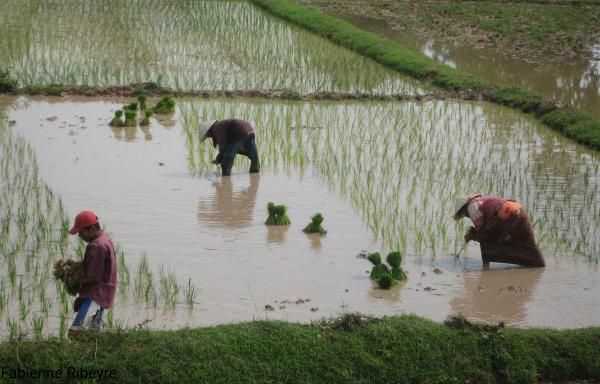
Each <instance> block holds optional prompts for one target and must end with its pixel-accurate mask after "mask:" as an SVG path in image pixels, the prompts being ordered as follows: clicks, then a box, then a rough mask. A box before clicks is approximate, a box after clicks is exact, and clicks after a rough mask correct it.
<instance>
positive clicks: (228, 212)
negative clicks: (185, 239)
mask: <svg viewBox="0 0 600 384" xmlns="http://www.w3.org/2000/svg"><path fill="white" fill-rule="evenodd" d="M249 177H250V184H249V185H248V186H247V187H246V188H243V189H240V190H234V185H233V183H234V178H233V177H223V178H221V179H220V180H218V181H215V182H213V183H212V186H213V187H214V189H215V191H214V194H213V195H212V197H211V198H210V199H200V201H199V202H198V215H197V216H198V220H199V221H202V222H205V223H207V224H209V225H216V226H217V227H220V228H236V229H241V228H248V227H250V226H251V225H252V220H253V217H252V214H253V212H254V205H255V204H256V195H257V192H258V185H259V182H260V174H257V173H255V174H250V175H249ZM238 180H239V179H238ZM236 181H237V180H236Z"/></svg>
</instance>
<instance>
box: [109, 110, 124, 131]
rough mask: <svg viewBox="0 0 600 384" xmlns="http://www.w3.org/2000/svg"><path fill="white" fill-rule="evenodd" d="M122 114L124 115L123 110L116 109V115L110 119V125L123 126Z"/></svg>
mask: <svg viewBox="0 0 600 384" xmlns="http://www.w3.org/2000/svg"><path fill="white" fill-rule="evenodd" d="M121 116H123V111H121V110H120V109H119V110H118V111H115V117H114V118H113V119H112V120H111V121H110V123H108V125H110V126H112V127H122V126H123V120H122V119H121Z"/></svg>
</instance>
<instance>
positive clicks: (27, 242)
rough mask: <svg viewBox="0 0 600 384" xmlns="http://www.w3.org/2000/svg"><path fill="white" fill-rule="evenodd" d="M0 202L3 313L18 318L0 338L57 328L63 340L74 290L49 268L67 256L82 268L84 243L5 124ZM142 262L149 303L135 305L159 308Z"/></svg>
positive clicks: (125, 280)
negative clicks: (72, 231) (70, 232)
mask: <svg viewBox="0 0 600 384" xmlns="http://www.w3.org/2000/svg"><path fill="white" fill-rule="evenodd" d="M0 201H2V203H1V204H0V239H1V240H2V241H0V258H2V259H3V261H4V262H3V263H2V267H0V271H1V272H2V274H3V277H4V278H3V279H0V314H3V313H4V312H7V311H8V310H9V309H13V312H14V314H13V316H16V317H11V318H9V319H7V321H5V322H3V323H2V324H0V334H2V335H7V337H8V336H10V337H12V338H13V339H15V338H20V337H23V336H25V335H24V334H23V333H22V329H32V334H31V336H32V337H36V338H39V337H43V336H44V335H47V334H49V333H51V332H52V331H53V330H54V329H59V335H61V337H64V336H65V335H66V329H67V323H68V321H69V317H70V316H71V313H72V311H73V310H72V300H71V299H70V296H69V291H71V294H74V293H75V292H76V289H72V290H71V289H69V290H68V289H67V287H66V286H65V284H64V283H63V282H62V281H58V280H55V279H52V278H51V275H50V270H51V268H52V266H53V265H54V264H55V263H57V262H58V263H59V264H60V263H62V262H61V259H66V258H68V257H73V259H74V263H76V264H79V265H80V263H81V260H82V259H83V258H84V257H85V243H84V242H83V241H81V240H78V239H74V238H73V239H72V241H70V237H69V235H68V229H69V218H68V217H67V214H66V212H65V209H64V207H63V205H62V202H61V200H60V199H59V198H58V197H57V196H56V194H55V193H54V192H53V191H52V188H50V187H49V186H48V185H47V184H45V183H44V182H43V181H42V180H41V179H40V175H39V171H38V164H37V160H36V158H35V153H34V152H33V150H32V149H31V147H30V146H29V145H28V144H27V143H26V142H25V141H24V140H23V139H22V138H21V137H18V136H14V135H13V134H12V133H11V132H10V131H9V130H7V129H5V126H4V122H3V120H0ZM117 249H119V251H120V252H118V259H119V261H118V263H119V266H118V269H119V278H120V280H119V286H120V287H121V286H122V287H127V286H128V285H129V284H130V283H129V280H130V273H129V266H128V265H127V263H126V260H125V258H124V253H123V251H122V250H120V247H119V246H118V244H117ZM141 264H142V268H141V272H140V274H141V276H142V277H141V279H142V283H143V285H142V297H144V296H145V297H147V301H144V300H143V299H142V303H138V302H136V305H138V304H140V305H142V304H143V303H146V304H150V305H153V306H155V307H156V306H157V305H158V295H157V294H156V292H155V289H154V284H155V283H154V281H153V280H152V278H153V274H152V272H151V270H150V266H149V264H148V262H147V260H146V259H145V256H144V255H142V263H141ZM63 272H65V271H63ZM63 275H64V273H63ZM136 278H137V276H136ZM168 280H169V283H170V286H171V287H172V288H171V292H173V293H172V296H175V297H177V296H178V295H179V293H180V290H179V286H178V285H177V283H176V277H175V275H174V273H171V274H169V276H168ZM175 286H176V287H175ZM132 291H135V289H132V290H131V291H129V290H127V289H125V293H129V292H132ZM170 300H171V302H173V301H174V302H176V299H175V300H173V299H170ZM53 303H58V305H53ZM117 305H118V304H117ZM167 306H168V307H171V306H172V304H169V305H167ZM17 313H18V314H17Z"/></svg>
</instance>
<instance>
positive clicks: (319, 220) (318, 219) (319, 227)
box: [303, 213, 327, 235]
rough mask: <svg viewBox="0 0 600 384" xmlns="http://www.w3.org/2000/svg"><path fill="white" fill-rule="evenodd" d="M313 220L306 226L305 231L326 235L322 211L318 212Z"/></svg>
mask: <svg viewBox="0 0 600 384" xmlns="http://www.w3.org/2000/svg"><path fill="white" fill-rule="evenodd" d="M311 220H312V221H311V222H310V223H308V225H307V226H306V227H304V229H303V231H304V232H306V233H319V234H321V235H324V234H326V233H327V231H326V230H325V229H324V228H323V220H324V218H323V215H321V213H316V214H315V215H314V216H313V217H312V218H311Z"/></svg>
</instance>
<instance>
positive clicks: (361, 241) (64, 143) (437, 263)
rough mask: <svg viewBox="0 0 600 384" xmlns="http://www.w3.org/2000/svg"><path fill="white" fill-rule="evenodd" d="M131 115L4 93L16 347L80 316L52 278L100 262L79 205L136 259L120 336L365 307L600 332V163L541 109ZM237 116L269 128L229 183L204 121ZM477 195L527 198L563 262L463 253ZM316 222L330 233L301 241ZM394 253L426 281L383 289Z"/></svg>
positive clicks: (319, 105) (277, 106)
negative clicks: (463, 217)
mask: <svg viewBox="0 0 600 384" xmlns="http://www.w3.org/2000/svg"><path fill="white" fill-rule="evenodd" d="M128 102H129V99H114V98H112V99H101V98H40V97H19V98H14V97H4V96H3V97H1V98H0V105H1V106H2V109H3V110H4V111H5V113H6V117H5V118H3V119H2V123H0V124H1V127H0V132H2V136H1V137H2V140H1V142H2V143H3V145H2V146H1V147H0V155H1V157H0V164H1V165H2V168H1V169H2V173H1V174H0V175H1V177H2V185H1V186H0V193H2V205H1V206H0V217H3V218H8V217H10V218H12V219H11V220H5V221H3V223H4V222H6V221H10V225H9V229H8V230H7V231H6V235H3V233H4V231H2V230H1V229H0V236H4V237H2V239H3V240H4V241H3V242H2V247H0V250H1V251H2V254H3V256H4V258H5V259H6V260H7V263H3V264H2V265H1V267H0V273H1V274H2V277H3V279H2V287H0V304H2V306H0V319H1V320H2V321H1V322H0V324H1V325H0V334H1V335H2V337H3V338H7V337H10V336H11V335H13V334H15V333H18V332H27V333H28V335H35V334H38V333H39V334H59V333H61V332H64V327H65V326H68V324H69V323H70V321H71V320H72V317H73V314H72V311H71V310H70V305H71V302H72V298H69V297H67V296H66V293H65V292H63V291H62V290H61V286H60V284H58V285H57V284H55V283H54V280H53V278H52V275H51V265H52V261H53V260H55V259H56V258H59V257H63V256H62V255H63V254H64V255H66V256H75V255H77V254H78V252H79V253H81V252H82V249H83V248H82V245H81V244H78V242H77V241H75V240H73V239H72V238H69V237H68V236H67V235H66V234H65V231H66V228H67V227H68V225H69V222H68V220H71V221H72V219H73V216H74V214H75V213H76V212H78V211H79V210H81V209H93V210H95V211H96V213H97V214H98V215H99V217H100V219H101V223H102V224H103V225H104V226H105V227H106V229H107V230H108V232H110V233H111V236H112V238H113V240H114V241H115V242H116V243H118V244H119V247H120V249H121V250H122V252H120V257H119V259H120V260H119V272H120V288H119V292H118V295H117V304H116V306H115V308H114V309H113V310H112V311H110V318H109V319H108V321H109V323H110V325H111V326H112V327H113V328H118V327H134V326H136V325H138V324H148V325H149V326H150V327H153V328H177V327H180V326H183V325H190V326H201V325H209V324H219V323H227V322H236V321H244V320H252V319H265V318H267V319H285V320H290V321H302V322H306V321H310V320H316V319H320V318H321V317H329V316H335V315H338V314H340V313H344V312H348V311H359V312H363V313H368V314H373V315H377V316H383V315H396V314H401V313H416V314H419V315H422V316H425V317H428V318H431V319H434V320H438V321H441V320H443V319H444V318H445V317H446V316H447V315H448V314H451V313H458V312H461V313H463V314H465V315H466V316H467V317H468V318H470V319H474V320H484V321H489V322H499V321H504V322H506V323H507V324H513V325H518V326H552V327H558V328H566V327H580V326H589V325H598V313H599V308H600V299H599V297H600V296H599V295H598V292H599V291H600V279H598V278H597V276H598V260H599V257H600V236H599V233H598V227H599V226H598V223H600V216H599V215H600V194H599V193H598V186H599V185H600V168H599V167H600V158H598V156H597V155H595V154H593V153H588V152H587V151H585V150H584V149H582V148H581V147H578V146H576V145H574V144H573V143H571V142H569V141H566V140H564V139H562V138H561V137H558V136H556V135H555V134H554V133H553V132H551V131H549V130H548V129H546V128H544V127H543V126H541V125H539V124H537V123H536V122H535V121H534V120H533V119H531V118H529V117H528V116H525V115H522V114H519V113H516V112H514V111H512V110H509V109H505V108H501V107H497V106H494V105H489V104H482V103H472V102H462V101H428V102H418V103H417V102H368V103H364V102H362V103H352V102H344V103H342V102H328V103H324V102H272V101H245V100H214V99H213V100H207V99H180V100H177V102H178V109H177V111H176V113H175V114H173V115H172V116H166V117H159V118H158V119H155V118H152V119H151V125H150V127H147V128H140V127H135V128H134V127H131V128H111V127H109V126H108V121H109V120H110V119H111V117H112V115H113V112H114V110H116V109H118V108H120V107H121V106H122V105H124V104H126V103H128ZM232 116H236V117H240V118H244V119H246V120H248V121H250V122H251V123H252V124H253V125H254V126H255V128H256V132H257V145H258V149H259V153H260V156H261V161H262V164H263V169H262V171H261V173H260V174H258V175H249V174H248V173H247V168H248V167H249V163H248V162H247V161H246V160H245V159H236V167H234V172H233V176H231V177H229V178H221V177H220V175H219V172H218V169H217V168H216V167H215V166H213V165H210V160H211V159H212V156H214V152H213V150H212V149H211V147H210V145H209V144H208V143H205V144H204V145H202V146H200V145H199V143H198V142H197V141H198V140H197V132H196V130H197V127H196V124H197V122H198V121H203V120H209V119H211V118H217V119H222V118H227V117H232ZM9 148H13V149H9ZM470 192H482V193H491V194H500V195H505V196H509V197H513V198H516V199H517V200H519V201H521V202H523V204H524V205H525V207H526V208H527V209H528V211H529V215H530V218H531V221H532V222H533V223H534V228H535V233H536V237H537V240H538V241H539V242H540V244H541V248H542V252H543V253H544V255H545V257H546V263H547V267H546V268H541V269H528V268H514V267H511V266H508V265H501V264H492V266H491V268H490V269H484V268H483V267H482V264H481V258H480V252H479V249H478V246H477V245H476V243H474V244H471V245H470V246H469V247H468V248H467V251H466V252H465V253H464V254H463V256H461V258H460V259H458V260H455V259H454V257H453V256H452V255H451V254H452V253H453V252H455V251H456V250H457V249H458V248H459V247H460V245H461V237H462V235H461V234H462V233H463V232H464V230H465V228H466V223H459V224H456V223H455V222H454V221H452V220H451V217H450V216H451V210H452V205H453V199H452V198H453V196H454V195H456V194H464V193H470ZM270 201H274V202H276V203H281V204H285V205H287V206H288V215H289V217H290V219H291V221H292V225H291V226H290V227H289V228H273V227H268V226H265V225H264V220H265V219H266V216H267V210H266V205H267V203H268V202H270ZM316 212H321V213H322V214H323V216H324V217H325V221H324V226H325V228H326V229H327V230H328V233H327V235H325V236H323V237H319V236H316V235H306V234H304V233H303V232H302V228H304V226H305V225H306V224H307V223H308V222H309V221H310V217H311V216H312V215H313V214H314V213H316ZM65 220H67V222H65ZM25 234H29V235H25ZM394 249H400V250H401V251H402V252H403V253H404V255H405V258H404V261H403V267H404V269H405V270H406V271H407V272H408V276H409V279H408V281H407V282H405V283H403V284H400V285H399V286H397V287H395V288H393V289H391V290H387V291H386V290H381V289H378V288H376V287H375V286H374V285H373V284H372V283H371V281H370V279H369V275H368V271H369V270H370V263H369V262H368V261H367V260H365V259H363V258H361V257H360V256H358V255H359V253H360V252H361V251H363V250H367V251H370V252H372V251H381V252H383V253H385V252H387V251H388V250H394ZM5 277H6V278H5ZM149 281H151V283H149Z"/></svg>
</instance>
